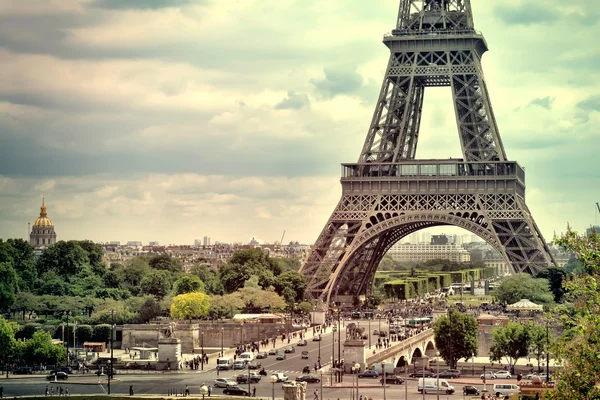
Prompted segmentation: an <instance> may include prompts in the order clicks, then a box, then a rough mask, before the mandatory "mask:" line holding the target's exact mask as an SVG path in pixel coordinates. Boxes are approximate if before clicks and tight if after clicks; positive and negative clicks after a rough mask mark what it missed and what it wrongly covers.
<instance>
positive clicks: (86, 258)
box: [0, 239, 307, 354]
mask: <svg viewBox="0 0 600 400" xmlns="http://www.w3.org/2000/svg"><path fill="white" fill-rule="evenodd" d="M102 258H103V249H102V247H101V246H100V245H98V244H95V243H93V242H91V241H74V240H73V241H60V242H57V243H56V244H54V245H52V246H49V247H48V248H45V249H43V250H42V251H41V253H40V254H39V255H37V256H36V255H35V254H34V251H33V247H32V246H30V245H29V243H28V242H26V241H24V240H22V239H9V240H7V241H2V240H0V312H2V313H4V315H5V316H7V317H8V318H10V320H12V321H13V322H17V324H13V323H11V325H10V327H11V328H10V329H12V330H13V335H12V336H13V337H14V338H17V339H25V340H30V339H32V338H33V337H34V335H35V334H36V333H37V332H40V333H39V335H38V336H39V337H38V339H39V341H38V342H39V343H41V340H42V337H41V336H40V335H41V334H42V333H44V334H48V337H54V338H57V339H62V333H63V329H64V332H65V334H64V340H65V341H68V342H69V343H70V344H71V343H72V341H73V329H74V327H73V325H74V322H75V321H77V327H76V337H77V340H78V342H82V341H85V340H99V341H100V340H102V341H105V340H104V339H105V338H107V337H108V336H107V333H106V329H105V327H106V326H108V327H109V328H110V324H112V323H117V324H123V323H145V322H149V321H150V320H152V319H154V318H156V317H160V316H171V317H174V318H178V319H186V320H190V319H203V318H231V317H232V316H233V315H234V314H235V313H238V312H256V313H259V312H277V311H284V310H286V309H287V308H288V307H290V305H294V304H297V303H298V302H300V301H301V300H302V299H303V297H304V290H305V288H306V283H305V281H304V277H303V276H302V275H301V274H299V273H298V268H299V266H300V263H299V261H298V260H295V259H287V258H271V257H269V256H268V255H267V254H265V253H264V252H263V251H262V249H249V250H240V251H237V252H235V253H234V254H233V257H231V259H230V260H229V261H228V262H227V263H226V264H224V265H223V266H221V267H220V268H213V267H211V266H209V265H208V264H207V263H206V262H205V260H203V259H199V260H197V262H196V263H195V264H194V265H191V266H188V267H186V268H184V266H183V264H182V263H181V261H180V260H179V259H177V258H174V257H171V256H169V255H165V254H161V255H154V256H147V257H146V256H139V257H134V258H131V259H130V260H128V261H126V262H123V263H112V264H110V265H105V264H104V262H103V259H102ZM303 309H307V308H306V307H303ZM67 321H68V322H69V323H70V324H69V326H68V327H66V326H65V327H64V328H63V326H64V325H66V323H67ZM3 329H4V327H3ZM6 329H8V328H6ZM9 336H10V335H9ZM7 343H8V342H7ZM6 346H8V344H6V343H2V342H0V353H2V354H4V351H5V350H6V349H7V347H6Z"/></svg>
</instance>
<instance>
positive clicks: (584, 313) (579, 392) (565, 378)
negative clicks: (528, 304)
mask: <svg viewBox="0 0 600 400" xmlns="http://www.w3.org/2000/svg"><path fill="white" fill-rule="evenodd" d="M556 244H558V245H559V246H561V247H562V248H563V249H565V250H567V251H571V252H573V253H574V254H575V257H576V258H577V260H579V262H580V263H581V264H582V265H583V267H582V269H581V272H580V273H579V274H574V278H573V279H572V280H567V281H566V282H565V285H564V289H565V300H566V301H567V302H569V303H571V304H572V305H571V306H570V307H560V308H558V310H557V315H556V317H557V320H558V321H559V322H560V323H561V325H562V328H563V330H564V333H563V335H562V336H561V337H560V338H558V339H557V341H556V344H555V345H554V346H553V350H554V353H555V354H557V355H558V357H559V358H561V359H562V360H563V369H562V370H560V371H557V373H558V379H557V385H556V390H555V391H554V392H552V393H551V398H553V399H557V400H558V399H569V400H587V399H598V398H600V386H598V377H599V376H600V362H598V360H599V359H600V341H599V340H598V332H600V317H599V316H600V291H599V290H598V288H599V287H600V236H599V235H598V234H596V233H593V234H592V235H590V236H585V235H582V236H580V235H578V234H577V233H576V232H573V231H572V230H571V229H568V231H567V233H566V234H564V235H563V236H562V237H561V238H559V239H558V240H557V241H556Z"/></svg>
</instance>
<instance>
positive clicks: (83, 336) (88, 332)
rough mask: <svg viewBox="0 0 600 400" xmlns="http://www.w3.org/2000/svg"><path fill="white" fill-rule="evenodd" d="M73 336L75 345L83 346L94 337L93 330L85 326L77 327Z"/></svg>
mask: <svg viewBox="0 0 600 400" xmlns="http://www.w3.org/2000/svg"><path fill="white" fill-rule="evenodd" d="M75 335H76V337H77V343H81V344H83V343H85V342H88V341H90V340H91V339H92V338H93V337H94V328H92V326H91V325H87V324H81V325H77V329H76V330H75Z"/></svg>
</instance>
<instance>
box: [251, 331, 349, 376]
mask: <svg viewBox="0 0 600 400" xmlns="http://www.w3.org/2000/svg"><path fill="white" fill-rule="evenodd" d="M342 335H343V338H344V337H345V333H344V332H342ZM335 340H336V348H335V351H336V354H337V350H338V349H337V336H336V339H335ZM297 343H298V341H296V342H295V343H292V344H293V346H294V348H295V349H296V352H295V353H289V354H286V359H285V360H282V361H276V360H275V356H271V355H270V356H268V358H267V359H263V360H261V364H262V366H263V367H264V368H265V370H267V371H271V370H273V371H297V372H298V373H301V372H302V369H303V368H304V367H305V366H306V365H308V366H309V367H310V368H311V369H312V370H313V372H314V364H315V363H317V362H318V357H319V342H313V341H308V345H307V346H298V345H297ZM332 344H333V336H332V335H331V334H330V333H329V334H325V335H323V336H322V339H321V364H323V365H324V364H327V363H329V362H330V360H331V350H332ZM341 348H342V349H343V346H341ZM281 351H283V350H281ZM303 351H308V354H309V358H308V360H307V359H302V352H303ZM336 358H337V355H336Z"/></svg>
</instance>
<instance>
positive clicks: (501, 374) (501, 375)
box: [496, 371, 512, 379]
mask: <svg viewBox="0 0 600 400" xmlns="http://www.w3.org/2000/svg"><path fill="white" fill-rule="evenodd" d="M496 378H497V379H512V376H511V375H510V372H508V371H498V372H496Z"/></svg>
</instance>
